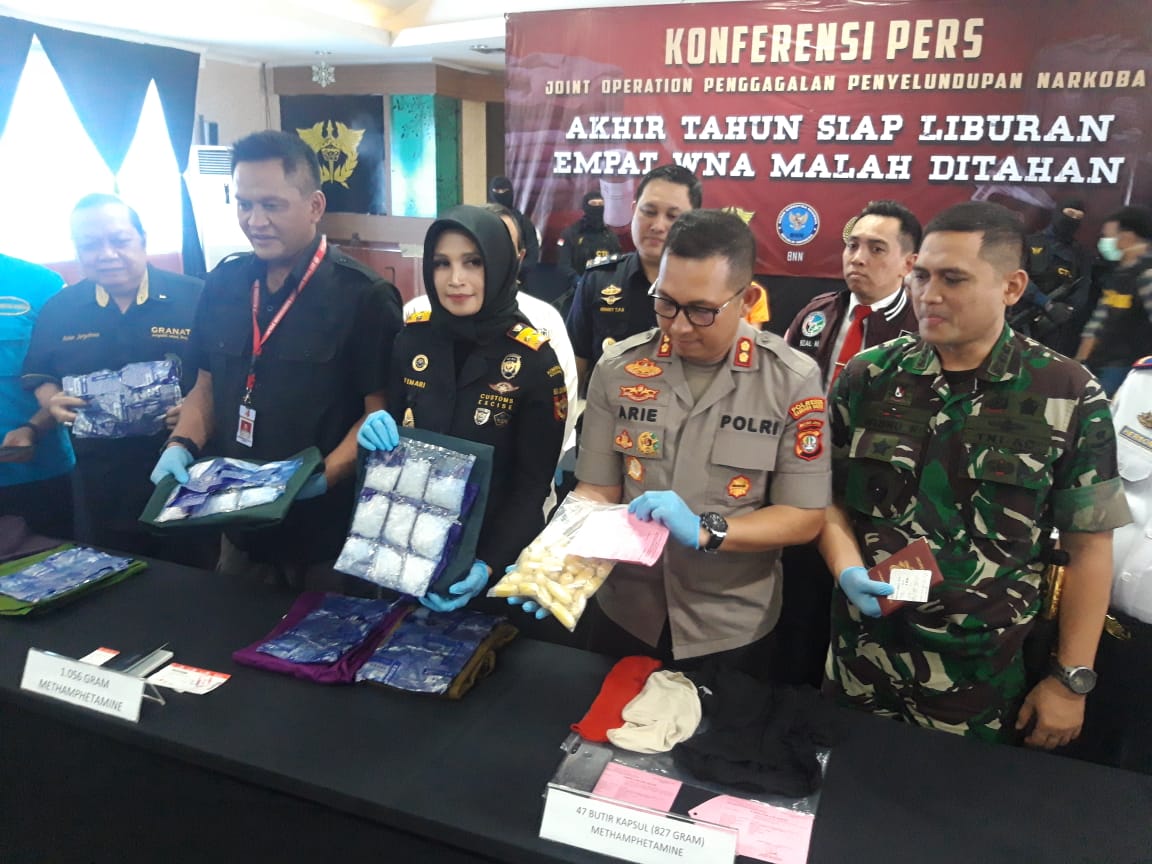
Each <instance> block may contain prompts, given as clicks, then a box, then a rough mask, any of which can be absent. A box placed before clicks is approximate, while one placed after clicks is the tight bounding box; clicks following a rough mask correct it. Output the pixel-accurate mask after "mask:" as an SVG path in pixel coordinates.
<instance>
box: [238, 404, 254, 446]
mask: <svg viewBox="0 0 1152 864" xmlns="http://www.w3.org/2000/svg"><path fill="white" fill-rule="evenodd" d="M255 432H256V409H255V408H251V407H249V406H247V405H241V406H240V419H239V422H238V423H237V424H236V441H237V443H239V444H243V445H244V446H245V447H251V446H252V439H253V435H254V434H255Z"/></svg>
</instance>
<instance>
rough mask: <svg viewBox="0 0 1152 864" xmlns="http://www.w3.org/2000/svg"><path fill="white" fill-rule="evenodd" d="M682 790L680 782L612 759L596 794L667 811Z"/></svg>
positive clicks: (597, 787) (596, 789)
mask: <svg viewBox="0 0 1152 864" xmlns="http://www.w3.org/2000/svg"><path fill="white" fill-rule="evenodd" d="M679 792H680V781H679V780H672V779H671V778H669V777H662V776H660V775H659V774H650V773H649V772H647V771H641V770H640V769H639V768H629V767H628V766H627V765H621V764H619V763H617V762H609V763H608V765H607V766H605V768H604V773H603V774H601V775H600V779H599V780H598V781H597V782H596V788H595V789H593V790H592V794H593V795H603V796H604V797H605V798H611V799H613V800H614V801H621V802H623V803H625V804H635V805H636V806H637V807H647V808H648V809H650V810H659V811H661V812H667V811H668V810H670V809H671V807H672V802H673V801H675V800H676V795H677V794H678V793H679Z"/></svg>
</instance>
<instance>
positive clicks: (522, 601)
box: [504, 564, 552, 621]
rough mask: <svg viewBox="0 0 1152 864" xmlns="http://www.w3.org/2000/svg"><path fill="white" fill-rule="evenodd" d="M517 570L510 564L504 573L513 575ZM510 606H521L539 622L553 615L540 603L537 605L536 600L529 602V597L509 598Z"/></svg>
mask: <svg viewBox="0 0 1152 864" xmlns="http://www.w3.org/2000/svg"><path fill="white" fill-rule="evenodd" d="M515 569H516V565H515V564H509V565H508V566H507V567H505V568H504V573H505V574H508V573H511V572H512V571H513V570H515ZM508 605H509V606H519V607H520V608H521V609H523V610H524V611H525V612H527V613H528V614H529V615H533V616H535V618H536V620H537V621H543V620H544V619H545V618H547V617H548V616H549V615H551V614H552V613H551V612H549V611H548V610H547V609H545V608H544V607H543V606H541V605H540V604H539V603H537V602H536V601H535V600H529V599H528V598H527V597H509V598H508Z"/></svg>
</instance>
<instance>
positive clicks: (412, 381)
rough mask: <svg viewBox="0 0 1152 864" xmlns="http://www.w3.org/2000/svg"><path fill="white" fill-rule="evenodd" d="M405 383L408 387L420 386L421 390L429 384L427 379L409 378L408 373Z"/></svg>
mask: <svg viewBox="0 0 1152 864" xmlns="http://www.w3.org/2000/svg"><path fill="white" fill-rule="evenodd" d="M404 383H405V385H407V386H408V387H419V388H420V389H421V390H423V389H424V388H425V387H427V386H428V382H427V381H419V380H417V379H415V378H409V377H408V376H407V375H405V376H404Z"/></svg>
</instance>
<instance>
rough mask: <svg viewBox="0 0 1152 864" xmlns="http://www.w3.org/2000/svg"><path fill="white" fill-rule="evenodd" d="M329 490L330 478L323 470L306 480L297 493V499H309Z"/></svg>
mask: <svg viewBox="0 0 1152 864" xmlns="http://www.w3.org/2000/svg"><path fill="white" fill-rule="evenodd" d="M327 491H328V478H327V477H325V476H324V472H323V471H321V472H319V473H318V474H313V475H312V476H311V477H309V478H308V479H307V480H305V481H304V485H303V486H301V487H300V491H299V492H297V493H296V500H297V501H307V500H308V499H309V498H319V497H320V496H321V495H323V494H324V493H325V492H327Z"/></svg>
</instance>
